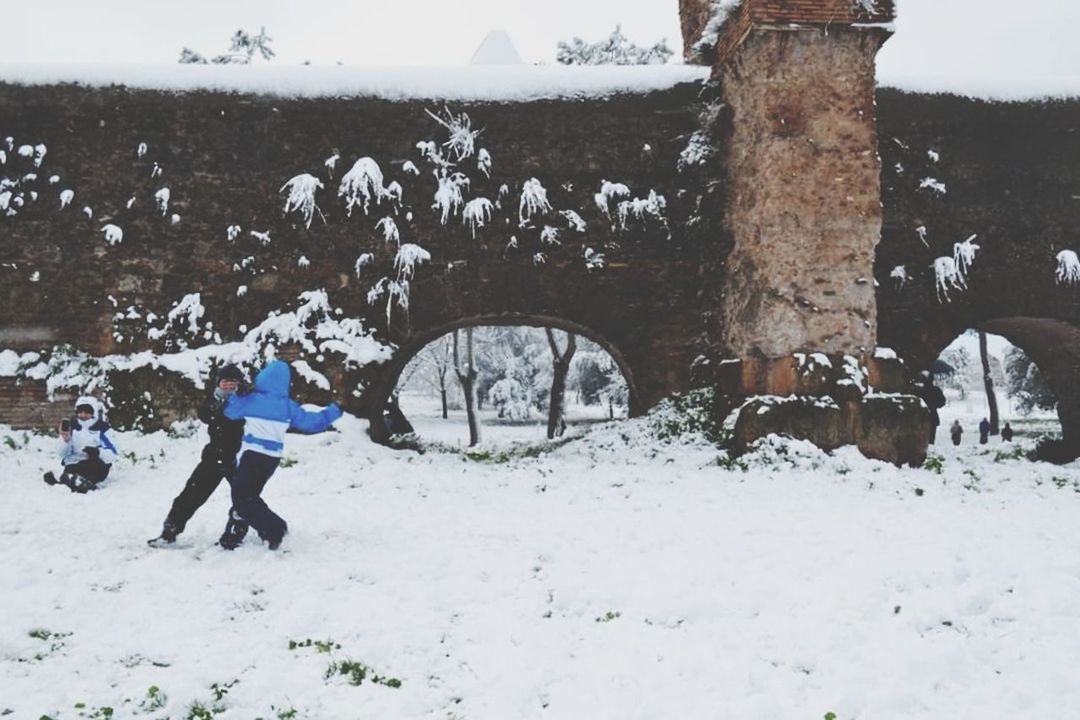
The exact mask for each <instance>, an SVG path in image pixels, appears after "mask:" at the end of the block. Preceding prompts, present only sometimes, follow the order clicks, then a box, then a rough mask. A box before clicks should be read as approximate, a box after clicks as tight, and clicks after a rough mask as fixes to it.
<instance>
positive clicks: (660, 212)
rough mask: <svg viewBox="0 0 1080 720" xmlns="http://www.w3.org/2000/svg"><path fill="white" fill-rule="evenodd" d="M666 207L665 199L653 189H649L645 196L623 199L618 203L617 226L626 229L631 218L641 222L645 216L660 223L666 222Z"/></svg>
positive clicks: (644, 219)
mask: <svg viewBox="0 0 1080 720" xmlns="http://www.w3.org/2000/svg"><path fill="white" fill-rule="evenodd" d="M666 208H667V200H666V199H664V196H663V195H660V194H658V193H657V192H656V191H655V190H649V196H648V197H647V198H634V199H633V200H623V201H622V202H620V203H619V205H618V208H617V210H618V219H619V227H620V228H622V229H623V230H627V229H628V227H627V223H628V221H629V220H630V219H631V218H632V219H634V220H636V221H637V222H639V223H643V222H645V221H646V219H647V218H653V219H654V220H657V221H659V222H661V223H664V222H666V220H665V218H664V210H665V209H666Z"/></svg>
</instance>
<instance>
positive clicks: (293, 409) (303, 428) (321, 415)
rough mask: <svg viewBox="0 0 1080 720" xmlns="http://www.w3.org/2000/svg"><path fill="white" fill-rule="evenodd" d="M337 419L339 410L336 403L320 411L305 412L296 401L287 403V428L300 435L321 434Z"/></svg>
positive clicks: (339, 414) (339, 415)
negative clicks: (300, 433)
mask: <svg viewBox="0 0 1080 720" xmlns="http://www.w3.org/2000/svg"><path fill="white" fill-rule="evenodd" d="M339 417H341V408H340V407H338V405H337V403H334V404H333V405H330V406H329V407H326V408H323V409H322V410H305V409H304V408H302V407H300V405H299V404H298V403H297V402H296V401H294V400H290V401H289V427H291V428H292V429H294V430H297V431H299V432H302V433H308V434H312V433H318V432H322V431H323V430H325V429H326V428H328V427H330V426H331V425H333V424H334V421H335V420H337V419H338V418H339Z"/></svg>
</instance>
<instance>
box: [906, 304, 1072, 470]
mask: <svg viewBox="0 0 1080 720" xmlns="http://www.w3.org/2000/svg"><path fill="white" fill-rule="evenodd" d="M967 329H972V330H981V331H984V332H988V333H993V334H995V335H1000V336H1002V337H1003V338H1005V339H1006V340H1008V341H1009V342H1010V343H1012V344H1013V345H1015V346H1016V347H1018V348H1020V349H1021V350H1023V351H1024V353H1025V354H1027V356H1028V357H1030V358H1031V360H1032V362H1034V363H1035V365H1036V366H1038V368H1039V372H1040V373H1041V374H1042V376H1043V378H1044V379H1045V380H1046V382H1047V384H1048V385H1049V386H1050V389H1051V390H1052V391H1053V392H1054V395H1055V397H1056V398H1057V401H1058V407H1057V413H1058V420H1059V421H1060V422H1061V433H1062V438H1063V440H1064V441H1065V443H1066V444H1067V445H1069V446H1071V447H1074V448H1077V449H1078V450H1080V328H1078V327H1076V326H1075V325H1072V324H1071V323H1067V322H1064V321H1062V320H1056V319H1053V318H1044V317H1027V316H1013V317H997V318H992V319H989V320H979V321H974V322H971V323H963V324H960V325H954V324H951V323H949V324H946V323H939V324H935V325H933V327H932V328H930V329H929V330H928V331H927V332H926V333H925V334H924V335H923V336H922V338H921V339H920V341H919V342H918V343H917V344H916V346H913V347H907V348H897V349H898V350H902V352H903V354H904V355H905V357H906V358H907V360H908V362H909V363H910V366H911V369H912V370H914V371H918V370H925V369H928V368H929V367H930V364H931V363H932V362H933V361H934V359H935V358H937V357H938V355H940V354H941V352H942V350H944V349H945V348H946V347H948V345H949V343H951V342H952V341H953V340H954V339H955V338H956V337H957V336H958V335H960V333H962V332H964V331H965V330H967Z"/></svg>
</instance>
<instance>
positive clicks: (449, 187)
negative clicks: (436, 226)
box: [431, 170, 469, 225]
mask: <svg viewBox="0 0 1080 720" xmlns="http://www.w3.org/2000/svg"><path fill="white" fill-rule="evenodd" d="M435 178H436V179H437V180H438V183H439V187H438V188H437V189H436V190H435V202H434V204H433V205H432V206H431V209H432V210H439V211H440V214H441V215H440V221H441V222H442V224H443V225H445V224H446V222H447V220H449V219H450V216H451V215H453V214H454V213H456V212H458V210H460V209H461V207H462V205H464V204H465V199H464V197H462V194H461V191H462V188H467V187H469V178H468V177H466V175H465V174H464V173H460V172H456V173H448V172H447V171H445V170H439V171H438V172H436V174H435Z"/></svg>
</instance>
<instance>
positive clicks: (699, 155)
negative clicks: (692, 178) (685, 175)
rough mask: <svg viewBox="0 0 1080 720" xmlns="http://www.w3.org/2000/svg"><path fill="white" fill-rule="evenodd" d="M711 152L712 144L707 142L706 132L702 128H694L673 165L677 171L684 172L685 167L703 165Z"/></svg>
mask: <svg viewBox="0 0 1080 720" xmlns="http://www.w3.org/2000/svg"><path fill="white" fill-rule="evenodd" d="M712 154H713V147H712V144H711V143H709V138H708V135H707V134H706V132H705V131H704V130H695V131H694V133H693V134H692V135H690V140H689V142H687V143H686V147H684V148H683V149H682V152H680V153H679V160H678V162H677V163H676V165H675V169H676V170H678V171H679V172H685V171H686V170H687V168H691V167H699V166H701V165H704V164H705V162H706V161H707V160H708V159H709V158H710V157H711V156H712Z"/></svg>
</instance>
